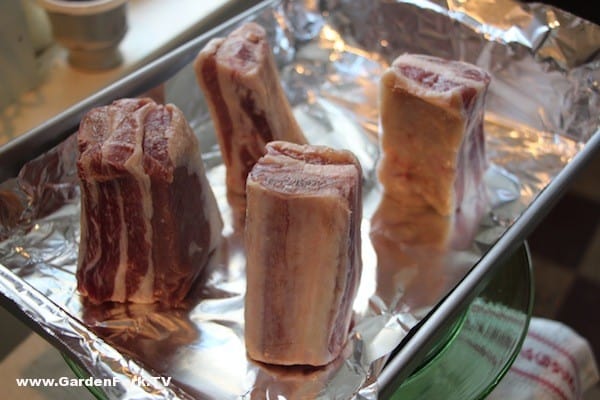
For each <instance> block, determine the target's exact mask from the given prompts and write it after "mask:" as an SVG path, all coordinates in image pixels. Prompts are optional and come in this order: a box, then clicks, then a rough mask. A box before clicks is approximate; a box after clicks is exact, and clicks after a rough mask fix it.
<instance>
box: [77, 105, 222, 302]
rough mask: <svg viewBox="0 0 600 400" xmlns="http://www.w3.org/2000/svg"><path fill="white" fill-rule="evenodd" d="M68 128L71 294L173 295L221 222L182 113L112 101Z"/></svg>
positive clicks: (130, 298) (212, 243)
mask: <svg viewBox="0 0 600 400" xmlns="http://www.w3.org/2000/svg"><path fill="white" fill-rule="evenodd" d="M77 135H78V146H79V152H80V154H79V159H78V162H77V167H78V174H79V179H80V187H81V237H80V243H79V261H78V269H77V287H78V289H79V292H80V293H81V294H82V295H83V296H86V297H87V298H88V299H89V300H90V301H91V302H93V303H102V302H107V301H114V302H137V303H151V302H161V303H167V304H175V303H178V302H180V301H181V300H182V299H183V298H184V297H185V296H186V294H187V292H188V291H189V289H190V286H191V285H192V283H193V281H194V280H195V279H196V277H197V276H198V275H199V274H200V272H201V271H202V270H203V268H204V267H205V265H206V263H207V260H208V258H209V255H210V253H211V252H212V251H213V250H214V249H215V248H216V246H217V244H218V242H219V238H220V237H221V229H222V221H221V216H220V214H219V211H218V208H217V203H216V201H215V198H214V195H213V193H212V190H211V188H210V186H209V184H208V180H207V179H206V176H205V174H204V165H203V163H202V159H201V158H200V149H199V146H198V141H197V138H196V136H195V135H194V133H193V132H192V130H191V128H190V127H189V125H188V123H187V121H186V120H185V117H184V116H183V114H182V113H181V111H179V109H177V108H176V107H175V106H173V105H166V106H163V105H157V104H156V103H154V101H152V100H151V99H148V98H144V99H122V100H117V101H115V102H113V103H112V104H111V105H108V106H105V107H98V108H95V109H93V110H91V111H90V112H89V113H88V114H87V115H86V116H84V118H83V119H82V121H81V124H80V127H79V131H78V134H77Z"/></svg>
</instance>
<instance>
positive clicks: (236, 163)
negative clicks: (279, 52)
mask: <svg viewBox="0 0 600 400" xmlns="http://www.w3.org/2000/svg"><path fill="white" fill-rule="evenodd" d="M194 68H195V71H196V77H197V80H198V83H199V85H200V88H201V89H202V91H203V93H204V95H205V98H206V101H207V103H208V108H209V110H210V113H211V117H212V120H213V123H214V125H215V130H216V134H217V139H218V141H219V145H220V148H221V153H222V156H223V161H224V164H225V167H226V170H227V171H226V185H227V197H228V200H229V202H230V204H231V205H232V207H233V208H234V210H238V211H239V210H241V211H242V213H244V212H245V198H246V177H247V176H248V173H249V172H250V169H252V166H253V165H254V164H255V163H256V161H258V159H259V158H260V157H262V156H263V155H264V154H265V145H266V144H267V143H268V142H270V141H273V140H285V141H288V142H294V143H299V144H304V143H307V141H306V139H305V138H304V135H303V134H302V131H301V130H300V127H299V126H298V124H297V122H296V119H295V118H294V115H293V113H292V110H291V107H290V105H289V103H288V100H287V98H286V96H285V93H284V92H283V88H282V87H281V83H280V81H279V74H278V72H277V67H276V65H275V60H274V58H273V54H272V51H271V47H270V46H269V43H268V40H267V37H266V33H265V30H264V29H263V28H262V27H261V26H259V25H257V24H255V23H252V22H250V23H246V24H244V25H242V26H240V27H239V28H238V29H236V30H234V31H233V32H232V33H231V34H229V36H227V37H226V38H215V39H212V40H211V41H210V42H209V43H208V44H207V45H206V47H205V48H204V49H202V50H201V51H200V53H199V54H198V56H197V58H196V60H195V63H194Z"/></svg>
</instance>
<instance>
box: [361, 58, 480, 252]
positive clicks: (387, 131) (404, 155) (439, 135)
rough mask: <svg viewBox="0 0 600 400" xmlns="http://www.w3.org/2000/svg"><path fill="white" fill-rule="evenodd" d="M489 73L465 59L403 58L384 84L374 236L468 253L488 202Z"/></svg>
mask: <svg viewBox="0 0 600 400" xmlns="http://www.w3.org/2000/svg"><path fill="white" fill-rule="evenodd" d="M489 83H490V75H489V74H488V73H487V72H485V71H484V70H482V69H480V68H478V67H476V66H474V65H471V64H468V63H464V62H459V61H448V60H444V59H441V58H436V57H431V56H425V55H413V54H404V55H401V56H400V57H398V58H397V59H396V60H395V61H394V62H393V63H392V65H391V67H390V68H389V69H388V70H387V71H386V72H385V73H384V75H383V76H382V78H381V85H380V107H381V109H380V112H381V114H380V115H381V117H380V118H381V120H380V127H381V132H380V145H381V159H380V161H379V165H378V178H379V181H380V182H381V185H382V188H383V198H382V203H381V205H380V207H379V208H378V210H377V211H376V213H375V215H374V218H373V220H372V231H373V232H374V233H375V234H384V235H391V236H392V238H391V239H392V240H394V241H400V242H405V243H408V244H419V245H421V244H422V245H428V246H434V247H438V248H447V247H452V248H463V247H466V246H468V245H469V243H470V242H471V240H472V239H473V237H474V234H475V233H476V229H477V226H478V222H479V220H480V218H481V216H482V214H483V212H484V211H485V206H486V202H487V196H486V190H485V187H484V185H483V175H484V172H485V169H486V158H485V143H484V131H483V116H484V101H485V95H486V92H487V88H488V85H489Z"/></svg>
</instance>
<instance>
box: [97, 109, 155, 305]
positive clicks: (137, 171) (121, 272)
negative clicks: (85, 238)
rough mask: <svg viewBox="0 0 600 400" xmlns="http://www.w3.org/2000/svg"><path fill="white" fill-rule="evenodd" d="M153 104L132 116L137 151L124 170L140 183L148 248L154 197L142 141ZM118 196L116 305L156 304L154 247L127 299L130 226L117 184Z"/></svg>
mask: <svg viewBox="0 0 600 400" xmlns="http://www.w3.org/2000/svg"><path fill="white" fill-rule="evenodd" d="M151 107H152V104H147V105H145V106H143V107H142V108H140V109H139V110H137V111H136V112H135V113H133V114H131V115H133V116H135V118H136V126H137V129H136V132H134V135H135V140H134V143H135V145H134V149H133V152H132V154H131V156H130V157H129V158H128V159H127V160H126V161H125V163H124V164H123V166H124V167H125V169H126V170H127V171H128V172H129V174H130V175H131V176H132V177H133V178H134V179H135V180H136V181H137V182H138V185H139V188H140V193H141V201H142V204H141V206H142V212H143V224H144V232H145V233H144V241H145V242H146V243H148V244H151V243H152V235H153V232H152V223H151V221H152V214H153V207H152V195H151V187H150V177H149V176H148V175H147V174H146V173H145V171H144V167H143V162H142V161H143V141H144V119H145V117H146V115H147V113H148V111H149V110H150V109H151ZM111 123H112V126H111V131H116V130H117V128H118V125H119V124H120V123H122V121H121V119H120V118H116V119H113V120H112V121H111ZM110 142H111V141H110V139H109V140H107V141H105V146H103V148H102V153H103V154H102V157H103V158H106V156H107V155H106V152H108V151H110V145H109V144H110ZM115 188H116V192H117V193H118V195H117V198H116V199H115V200H116V201H118V204H119V218H120V220H121V221H122V224H121V232H120V234H119V236H120V238H119V251H120V254H119V265H118V267H117V272H116V274H115V282H114V290H113V295H112V300H113V301H121V302H123V301H126V300H131V301H134V302H140V303H144V302H146V303H147V302H151V301H153V292H154V275H155V273H154V264H153V261H152V254H151V251H152V246H148V249H149V254H147V259H148V269H147V271H146V274H145V275H144V276H143V277H142V281H141V282H140V284H139V286H138V289H137V290H136V291H135V293H133V294H132V295H131V296H127V292H126V287H125V282H126V276H127V272H128V266H129V264H130V263H129V259H128V254H127V249H128V240H127V238H128V235H127V225H128V224H127V223H126V217H127V216H126V215H125V211H124V203H123V200H124V197H123V196H126V194H124V193H120V187H119V186H118V185H117V184H116V183H115Z"/></svg>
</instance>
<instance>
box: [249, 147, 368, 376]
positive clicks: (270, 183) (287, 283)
mask: <svg viewBox="0 0 600 400" xmlns="http://www.w3.org/2000/svg"><path fill="white" fill-rule="evenodd" d="M361 177H362V175H361V168H360V165H359V163H358V161H357V160H356V158H355V157H354V155H352V154H351V153H350V152H348V151H344V150H333V149H331V148H328V147H323V146H310V145H296V144H292V143H287V142H281V141H276V142H272V143H269V144H268V145H267V153H266V155H265V156H264V157H262V158H261V159H260V160H259V161H258V163H257V164H256V165H255V166H254V168H253V169H252V171H251V172H250V174H249V176H248V184H247V194H248V199H247V200H248V208H247V216H246V230H245V242H246V253H247V272H246V275H247V291H246V300H245V301H246V302H245V339H246V349H247V352H248V354H249V356H250V357H251V358H252V359H254V360H257V361H261V362H264V363H268V364H278V365H296V364H299V365H314V366H318V365H325V364H327V363H329V362H331V361H332V360H334V359H335V358H336V357H337V356H338V355H339V354H340V352H341V351H342V348H343V346H344V344H345V342H346V340H347V336H348V330H349V326H350V322H351V317H352V304H353V301H354V298H355V296H356V292H357V289H358V283H359V280H360V274H361V269H362V264H361V238H360V223H361V215H362V197H361Z"/></svg>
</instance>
